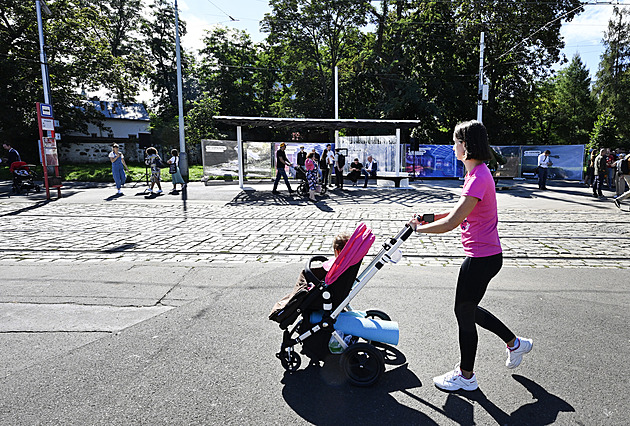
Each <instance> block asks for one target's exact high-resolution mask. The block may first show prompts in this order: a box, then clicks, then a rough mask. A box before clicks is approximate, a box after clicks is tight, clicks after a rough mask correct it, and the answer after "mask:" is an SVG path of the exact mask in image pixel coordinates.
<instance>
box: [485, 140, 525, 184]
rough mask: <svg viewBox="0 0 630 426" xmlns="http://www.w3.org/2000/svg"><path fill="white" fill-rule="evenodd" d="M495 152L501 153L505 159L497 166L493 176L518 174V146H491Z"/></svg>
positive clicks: (519, 157) (513, 176)
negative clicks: (503, 162)
mask: <svg viewBox="0 0 630 426" xmlns="http://www.w3.org/2000/svg"><path fill="white" fill-rule="evenodd" d="M492 148H493V149H494V150H495V151H496V153H497V154H499V155H501V156H502V157H503V158H505V160H506V161H507V162H506V163H505V164H500V165H499V166H498V167H497V170H496V172H495V176H497V177H511V178H515V177H518V176H519V166H520V163H521V147H520V146H514V145H511V146H493V147H492Z"/></svg>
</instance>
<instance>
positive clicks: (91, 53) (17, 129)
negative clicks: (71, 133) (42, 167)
mask: <svg viewBox="0 0 630 426" xmlns="http://www.w3.org/2000/svg"><path fill="white" fill-rule="evenodd" d="M50 10H51V12H52V15H51V16H48V15H45V14H44V16H43V17H42V20H43V32H44V37H45V43H46V53H47V59H48V70H49V75H50V88H51V98H52V103H53V107H54V113H55V118H56V119H58V120H59V121H60V122H61V129H59V130H61V132H62V133H63V132H65V131H68V130H79V131H85V129H87V124H86V123H87V122H88V121H89V122H95V123H96V124H98V123H99V122H100V120H99V117H98V115H97V114H96V113H95V111H94V110H93V109H89V108H83V109H80V108H77V106H84V105H83V102H82V101H83V100H82V98H81V96H80V94H79V90H78V89H79V88H81V87H86V88H98V87H103V86H108V85H110V86H114V85H115V83H114V82H115V80H116V79H117V77H116V76H115V75H114V74H112V72H111V69H110V68H108V65H107V64H111V63H113V59H112V52H111V49H110V47H111V46H110V44H109V43H108V42H106V41H105V40H104V39H103V38H102V37H101V34H103V33H106V31H107V27H106V26H105V25H104V23H105V22H106V20H104V19H103V17H102V16H101V15H100V14H99V11H98V10H97V9H96V8H95V7H94V5H93V4H90V3H87V2H85V1H81V0H58V1H56V2H54V3H51V5H50ZM0 59H1V60H0V89H1V90H0V104H2V105H3V114H1V115H0V133H1V134H2V135H1V136H2V137H3V138H6V139H8V140H11V141H13V142H14V143H16V145H17V146H20V148H21V150H22V152H25V153H27V154H28V153H29V151H30V157H31V158H32V159H33V157H35V158H36V155H37V145H36V144H35V143H33V141H34V140H37V139H38V136H37V131H38V130H37V124H36V123H35V117H36V115H35V103H36V102H43V101H44V99H43V90H42V80H41V70H40V62H39V43H38V28H37V19H36V13H35V2H23V1H17V0H4V1H3V7H2V8H0ZM27 158H28V156H27ZM33 161H34V159H33Z"/></svg>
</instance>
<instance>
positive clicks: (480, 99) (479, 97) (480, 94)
mask: <svg viewBox="0 0 630 426" xmlns="http://www.w3.org/2000/svg"><path fill="white" fill-rule="evenodd" d="M484 47H485V43H484V32H483V31H482V32H481V41H480V44H479V91H478V92H477V121H479V122H482V120H481V115H482V110H483V50H484Z"/></svg>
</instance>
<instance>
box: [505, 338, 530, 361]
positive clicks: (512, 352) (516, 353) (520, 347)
mask: <svg viewBox="0 0 630 426" xmlns="http://www.w3.org/2000/svg"><path fill="white" fill-rule="evenodd" d="M516 339H517V342H518V344H517V345H515V346H514V348H510V347H509V346H508V347H507V348H505V351H506V352H507V360H506V361H505V366H506V367H507V368H516V367H518V366H519V365H521V361H523V355H524V354H526V353H528V352H529V351H531V350H532V348H533V347H534V341H533V340H532V339H525V338H523V337H517V338H516Z"/></svg>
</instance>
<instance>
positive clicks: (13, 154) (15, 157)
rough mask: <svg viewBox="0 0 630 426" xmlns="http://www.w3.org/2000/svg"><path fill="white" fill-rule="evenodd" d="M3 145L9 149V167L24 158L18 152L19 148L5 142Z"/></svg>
mask: <svg viewBox="0 0 630 426" xmlns="http://www.w3.org/2000/svg"><path fill="white" fill-rule="evenodd" d="M2 147H3V148H4V149H6V150H7V151H8V152H7V165H8V166H9V167H11V164H13V163H15V162H16V161H22V158H21V157H20V153H19V152H17V150H16V149H15V148H13V147H12V146H11V144H10V143H6V142H5V143H3V144H2Z"/></svg>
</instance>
